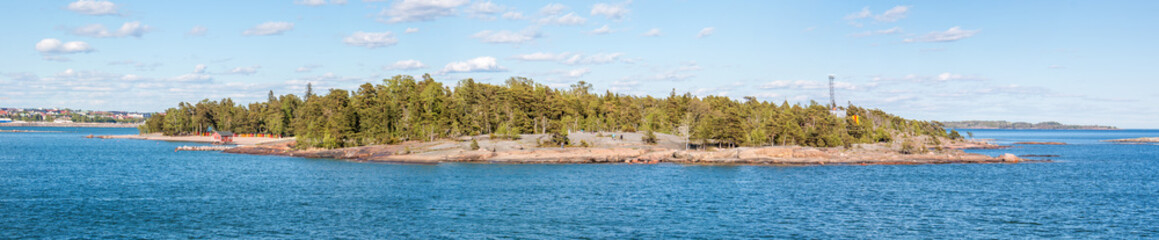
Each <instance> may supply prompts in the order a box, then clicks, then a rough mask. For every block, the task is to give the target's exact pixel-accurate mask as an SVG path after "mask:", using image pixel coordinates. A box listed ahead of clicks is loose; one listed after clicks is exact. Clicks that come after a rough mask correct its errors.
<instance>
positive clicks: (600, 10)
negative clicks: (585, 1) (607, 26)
mask: <svg viewBox="0 0 1159 240" xmlns="http://www.w3.org/2000/svg"><path fill="white" fill-rule="evenodd" d="M626 5H627V3H621V4H616V5H611V4H607V3H596V4H595V5H592V12H591V14H592V16H595V15H603V16H604V17H607V18H608V19H612V20H620V19H623V18H624V16H625V15H628V13H629V12H631V11H630V10H628V8H627V6H626Z"/></svg>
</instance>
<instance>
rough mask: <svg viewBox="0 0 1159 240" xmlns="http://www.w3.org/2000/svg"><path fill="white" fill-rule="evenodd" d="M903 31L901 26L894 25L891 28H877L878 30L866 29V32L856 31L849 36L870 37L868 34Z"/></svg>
mask: <svg viewBox="0 0 1159 240" xmlns="http://www.w3.org/2000/svg"><path fill="white" fill-rule="evenodd" d="M901 32H902V31H901V28H900V27H893V28H890V29H882V30H877V31H865V32H859V33H854V34H850V35H849V36H852V37H868V36H874V35H888V34H898V33H901Z"/></svg>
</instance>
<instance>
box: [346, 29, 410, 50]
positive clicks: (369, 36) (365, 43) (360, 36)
mask: <svg viewBox="0 0 1159 240" xmlns="http://www.w3.org/2000/svg"><path fill="white" fill-rule="evenodd" d="M342 42H343V43H346V44H347V45H350V46H358V47H365V48H380V47H387V46H391V45H394V44H396V43H398V38H395V37H394V34H393V33H391V32H380V33H373V32H354V34H350V36H346V38H344V39H342Z"/></svg>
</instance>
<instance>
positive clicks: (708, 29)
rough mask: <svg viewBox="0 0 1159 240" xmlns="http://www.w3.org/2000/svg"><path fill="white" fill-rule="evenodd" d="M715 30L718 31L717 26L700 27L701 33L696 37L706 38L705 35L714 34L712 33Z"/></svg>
mask: <svg viewBox="0 0 1159 240" xmlns="http://www.w3.org/2000/svg"><path fill="white" fill-rule="evenodd" d="M714 32H716V28H714V27H706V28H704V29H700V33H697V34H696V38H704V37H707V36H710V35H712V33H714Z"/></svg>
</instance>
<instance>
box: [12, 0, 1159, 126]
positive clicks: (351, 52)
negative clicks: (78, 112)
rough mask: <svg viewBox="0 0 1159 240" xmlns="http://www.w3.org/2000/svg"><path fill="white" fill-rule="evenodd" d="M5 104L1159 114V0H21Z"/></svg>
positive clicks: (1094, 119)
mask: <svg viewBox="0 0 1159 240" xmlns="http://www.w3.org/2000/svg"><path fill="white" fill-rule="evenodd" d="M0 9H2V10H0V18H3V20H4V21H3V22H4V24H5V26H4V28H3V30H0V32H2V36H3V37H0V56H2V57H0V106H3V107H24V108H41V107H43V108H72V109H90V110H124V111H142V112H153V111H163V110H164V109H166V108H169V107H173V106H176V105H177V103H178V102H197V101H200V100H201V99H205V98H209V99H213V100H219V99H222V98H226V97H228V98H232V99H233V100H234V102H239V103H249V102H255V101H264V99H265V98H266V96H267V93H268V92H269V91H273V92H274V93H275V94H278V95H281V94H287V93H289V94H303V93H304V92H305V87H306V84H307V83H311V84H313V85H314V88H315V91H324V90H325V89H330V88H341V89H355V88H356V87H357V86H358V85H361V84H363V83H367V82H370V83H381V80H382V79H385V78H390V77H392V76H396V75H412V76H416V78H417V77H418V76H421V75H423V74H428V73H429V74H430V75H431V76H432V77H433V78H434V79H436V80H438V81H440V82H443V83H445V84H447V85H448V86H454V85H455V84H456V83H457V82H458V81H459V80H462V79H467V78H472V79H475V80H476V81H479V82H487V83H493V84H502V83H503V82H504V80H506V79H507V78H510V77H515V76H518V77H527V78H531V79H533V80H535V81H536V82H540V83H543V84H546V85H549V86H552V87H559V88H565V87H568V86H569V85H571V84H574V83H575V82H578V81H586V82H589V83H591V84H592V85H593V87H594V88H595V89H596V90H598V91H600V92H603V91H605V90H607V91H612V92H615V93H621V94H630V95H638V96H643V95H652V96H658V97H664V96H667V95H668V94H669V93H670V92H672V91H676V92H678V93H684V92H689V93H692V94H694V95H697V96H709V95H717V96H728V97H732V98H737V99H739V98H742V97H745V96H753V97H756V98H757V99H760V100H764V101H771V102H776V103H778V104H779V103H781V102H784V101H788V102H790V103H802V104H808V103H809V102H810V101H817V102H820V103H826V102H829V90H828V77H827V76H829V75H830V74H832V75H834V76H835V78H836V83H835V86H836V95H837V97H836V101H837V102H838V103H839V104H841V105H845V104H848V103H852V104H854V105H857V106H862V107H868V108H879V109H882V110H884V111H886V112H890V113H894V114H897V115H899V116H902V117H906V118H914V119H920V120H938V121H952V120H1009V121H1027V122H1040V121H1060V122H1063V123H1068V124H1100V125H1112V126H1118V127H1121V128H1159V121H1156V120H1155V119H1156V118H1159V104H1156V103H1159V79H1156V76H1157V75H1156V74H1154V73H1153V72H1151V71H1150V70H1152V69H1154V66H1155V64H1156V63H1157V61H1156V56H1159V48H1157V47H1155V43H1154V42H1155V41H1154V40H1155V39H1156V36H1157V35H1159V14H1154V13H1156V12H1159V2H1157V1H652V0H634V1H606V2H605V1H558V2H555V1H479V0H401V1H393V0H392V1H382V0H376V1H364V0H346V1H342V0H284V1H133V0H113V1H101V0H96V1H94V0H79V1H2V2H0Z"/></svg>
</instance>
